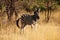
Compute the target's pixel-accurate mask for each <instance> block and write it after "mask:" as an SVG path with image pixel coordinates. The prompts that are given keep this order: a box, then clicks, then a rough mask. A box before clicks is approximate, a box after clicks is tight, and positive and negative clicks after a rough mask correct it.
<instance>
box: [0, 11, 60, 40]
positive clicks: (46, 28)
mask: <svg viewBox="0 0 60 40" xmlns="http://www.w3.org/2000/svg"><path fill="white" fill-rule="evenodd" d="M4 18H5V17H4ZM4 18H3V20H2V19H1V17H0V40H60V11H57V12H53V14H52V16H51V18H50V21H49V23H47V24H46V23H45V21H44V14H42V13H41V14H40V20H39V23H37V24H36V25H35V26H33V27H34V28H33V30H31V28H30V26H28V25H27V26H26V27H25V29H24V33H23V34H20V30H19V28H18V27H17V26H16V25H15V24H13V23H12V24H8V23H7V21H6V19H4ZM2 21H3V22H2Z"/></svg>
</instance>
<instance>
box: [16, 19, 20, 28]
mask: <svg viewBox="0 0 60 40" xmlns="http://www.w3.org/2000/svg"><path fill="white" fill-rule="evenodd" d="M20 19H21V18H19V19H18V20H16V25H17V27H18V28H20V27H19V24H18V23H19V20H20Z"/></svg>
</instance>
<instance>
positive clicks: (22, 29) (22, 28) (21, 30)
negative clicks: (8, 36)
mask: <svg viewBox="0 0 60 40" xmlns="http://www.w3.org/2000/svg"><path fill="white" fill-rule="evenodd" d="M25 25H26V24H23V25H22V26H21V28H20V34H24V27H25Z"/></svg>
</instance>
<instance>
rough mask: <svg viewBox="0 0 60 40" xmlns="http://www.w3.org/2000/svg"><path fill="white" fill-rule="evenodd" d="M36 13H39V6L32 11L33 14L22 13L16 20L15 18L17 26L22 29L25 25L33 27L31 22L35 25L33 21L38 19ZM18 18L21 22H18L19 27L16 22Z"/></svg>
mask: <svg viewBox="0 0 60 40" xmlns="http://www.w3.org/2000/svg"><path fill="white" fill-rule="evenodd" d="M38 13H39V8H37V9H36V10H35V11H34V15H29V14H23V15H22V16H21V17H20V18H19V19H18V20H16V25H17V27H18V28H20V29H21V30H22V29H24V27H25V26H26V25H31V28H33V27H32V24H33V25H35V24H34V23H35V22H36V21H37V20H39V19H40V18H39V15H38ZM19 20H20V21H21V24H20V25H21V27H19V24H18V23H19Z"/></svg>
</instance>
